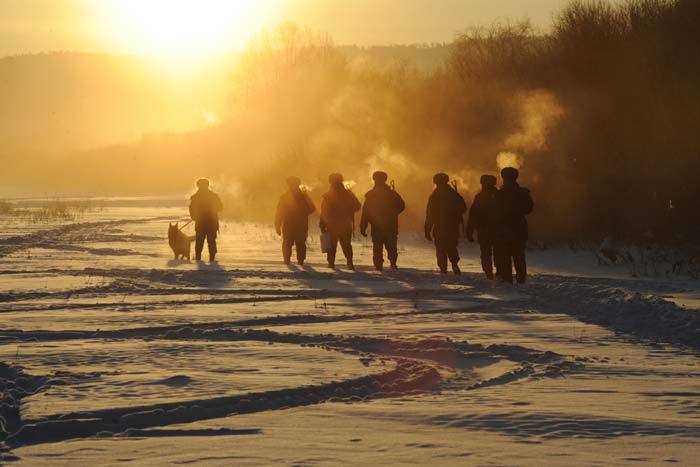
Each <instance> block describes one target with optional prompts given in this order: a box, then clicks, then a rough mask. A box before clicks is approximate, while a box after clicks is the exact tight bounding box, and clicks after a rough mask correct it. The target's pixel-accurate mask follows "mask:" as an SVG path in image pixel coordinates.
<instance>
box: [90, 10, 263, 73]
mask: <svg viewBox="0 0 700 467" xmlns="http://www.w3.org/2000/svg"><path fill="white" fill-rule="evenodd" d="M275 4H276V0H103V1H102V2H99V3H98V5H100V8H101V15H102V16H103V17H104V18H105V20H104V21H105V24H106V28H107V29H108V30H110V32H111V36H112V38H111V40H112V41H113V42H115V43H116V44H118V46H119V47H120V48H121V49H123V50H124V51H125V52H127V53H138V54H142V55H151V56H156V57H160V58H166V59H174V60H192V59H199V58H203V57H207V56H212V55H214V54H216V53H218V52H221V51H224V50H229V49H238V48H242V47H243V46H245V44H246V42H247V41H248V40H249V39H250V37H251V36H252V35H254V34H255V33H256V32H257V31H258V30H259V29H260V28H262V27H263V24H264V22H265V19H266V16H267V15H268V13H269V12H270V11H271V10H272V9H273V8H274V6H275Z"/></svg>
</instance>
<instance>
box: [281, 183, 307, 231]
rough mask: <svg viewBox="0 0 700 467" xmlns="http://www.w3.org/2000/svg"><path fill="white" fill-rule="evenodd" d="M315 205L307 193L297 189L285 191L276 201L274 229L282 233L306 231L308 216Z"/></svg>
mask: <svg viewBox="0 0 700 467" xmlns="http://www.w3.org/2000/svg"><path fill="white" fill-rule="evenodd" d="M314 211H316V206H314V202H313V201H311V198H310V197H309V195H308V194H306V193H304V192H303V191H301V190H299V189H296V190H294V189H292V190H289V191H287V192H286V193H285V194H283V195H282V196H281V197H280V200H279V202H278V203H277V213H276V215H275V229H277V231H280V232H284V233H300V232H308V230H309V216H310V215H311V214H313V213H314Z"/></svg>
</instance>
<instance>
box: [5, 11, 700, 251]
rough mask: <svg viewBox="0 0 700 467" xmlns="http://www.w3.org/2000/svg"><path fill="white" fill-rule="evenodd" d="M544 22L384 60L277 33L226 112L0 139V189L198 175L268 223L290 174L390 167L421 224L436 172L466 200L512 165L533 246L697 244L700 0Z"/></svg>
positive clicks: (234, 213) (414, 222)
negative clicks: (88, 145) (117, 137)
mask: <svg viewBox="0 0 700 467" xmlns="http://www.w3.org/2000/svg"><path fill="white" fill-rule="evenodd" d="M553 21H554V24H553V28H552V32H551V33H549V34H547V35H541V34H538V33H537V32H536V31H535V30H533V28H532V27H531V26H529V25H528V24H527V23H511V24H509V23H503V24H499V25H494V26H493V27H492V28H490V29H487V30H469V29H467V30H466V31H467V32H465V33H464V34H462V35H460V36H459V37H458V38H456V39H455V41H454V42H453V43H451V44H449V45H441V46H425V47H422V48H416V47H413V48H407V49H402V48H396V49H395V50H396V51H399V52H397V53H395V54H393V55H392V53H393V52H392V49H391V48H389V49H387V50H383V51H382V53H378V52H376V51H375V52H374V53H373V54H367V53H365V54H363V53H359V52H358V49H354V48H348V47H338V46H336V45H335V44H334V43H333V41H332V39H331V37H329V36H326V35H325V34H322V33H318V32H313V31H308V30H306V29H304V28H303V27H301V26H297V25H294V24H286V25H282V26H280V27H279V28H278V29H276V30H275V31H272V32H270V33H267V34H265V35H262V36H261V37H259V38H258V39H257V40H256V41H254V42H253V43H251V45H250V47H249V48H248V50H247V51H246V52H245V53H244V54H243V55H242V56H241V57H239V59H238V61H237V63H236V65H235V66H232V67H231V68H230V69H229V70H228V71H225V72H224V71H222V73H226V77H227V79H228V80H229V85H230V88H229V89H230V91H229V92H228V95H227V97H226V98H225V103H224V105H223V107H224V108H225V109H226V110H225V112H222V114H221V115H218V114H217V115H215V116H213V117H212V118H211V121H209V122H208V124H206V125H202V128H201V129H198V130H194V131H189V132H177V133H176V132H169V133H153V134H152V135H151V136H146V137H143V138H141V139H140V140H136V141H132V142H129V143H123V144H118V145H111V146H106V147H102V148H99V149H93V150H81V151H72V152H63V153H61V154H56V153H55V151H52V153H51V154H48V153H49V151H34V152H31V153H30V152H28V151H27V150H17V149H14V150H13V149H12V148H13V146H11V145H5V147H4V148H3V152H4V153H5V155H4V156H3V158H4V159H5V160H6V162H5V164H4V166H5V170H3V172H2V173H1V174H0V180H1V181H2V184H3V186H4V187H5V191H6V192H8V193H10V192H13V190H14V191H15V192H19V191H22V192H23V193H27V192H28V191H29V192H36V193H47V192H51V193H64V194H81V195H87V194H89V195H97V196H102V195H113V194H121V195H123V194H143V193H149V194H154V193H169V194H171V193H181V194H182V195H183V198H184V195H185V194H186V193H187V192H188V191H189V190H191V187H192V185H193V181H194V180H195V179H196V178H197V177H200V176H208V177H210V178H212V180H213V181H214V185H215V189H216V190H217V191H219V192H220V193H221V194H222V195H223V196H224V198H225V203H226V215H227V216H229V217H231V218H237V219H246V220H254V221H264V222H269V221H270V219H271V218H272V213H273V210H274V206H275V204H276V201H277V199H278V197H279V195H280V193H281V192H282V191H283V190H284V189H285V186H284V179H285V177H286V176H287V175H291V174H294V175H298V176H300V177H301V178H302V180H303V182H304V184H305V185H306V186H307V187H308V188H309V189H310V190H311V194H312V197H314V199H316V200H318V199H319V198H320V195H321V194H322V193H323V192H324V191H325V188H326V178H327V176H328V174H329V173H331V172H336V171H338V172H341V173H343V175H344V176H345V178H346V179H347V180H348V181H349V182H351V184H352V185H353V190H354V191H355V192H356V193H357V194H358V195H359V194H362V193H364V191H365V190H366V189H368V188H369V187H370V185H371V178H370V175H371V173H372V171H374V170H376V169H382V170H386V171H387V172H389V174H390V179H393V180H395V182H396V186H397V189H398V190H399V191H400V192H401V194H402V195H403V196H404V197H405V198H406V200H407V204H408V209H407V212H406V214H405V215H403V216H402V223H403V224H404V227H417V226H419V225H420V224H421V222H422V220H423V210H424V206H425V201H426V198H427V195H428V193H429V192H430V190H431V189H432V183H431V178H432V175H433V173H435V172H436V171H446V172H448V173H449V174H450V175H451V176H453V177H454V178H455V179H457V180H458V182H459V189H460V191H461V192H462V193H463V194H465V196H467V197H468V198H471V196H472V195H473V194H474V193H475V192H476V191H477V190H478V189H479V186H478V179H479V176H480V175H481V174H483V173H493V174H495V173H496V172H497V170H498V168H499V164H500V165H517V166H520V167H521V169H522V177H521V181H522V184H523V185H525V186H528V187H529V188H530V189H531V190H532V192H533V196H534V198H535V203H536V208H535V213H534V214H533V216H532V217H531V226H532V231H533V233H532V238H533V240H534V241H535V242H540V243H542V242H554V241H588V240H594V241H598V240H600V239H602V238H604V237H606V236H608V235H610V234H614V235H615V236H616V237H617V238H620V239H627V240H644V241H652V242H658V243H672V244H675V245H685V244H686V243H688V242H690V241H692V240H693V239H696V238H697V235H698V233H700V232H699V230H700V229H699V225H700V211H698V210H697V209H696V207H695V203H696V200H697V199H698V195H700V187H698V184H697V182H696V178H697V173H698V170H699V169H700V157H699V156H700V134H699V133H698V131H697V128H698V127H699V125H700V106H699V105H698V102H700V79H699V78H700V76H699V74H700V53H698V50H699V49H698V48H697V44H698V43H700V37H699V35H700V30H698V28H697V24H699V22H700V3H698V2H695V1H693V0H673V1H671V0H639V1H634V2H630V3H627V4H625V5H622V6H611V5H608V4H606V3H598V2H579V1H574V2H571V3H570V4H569V5H568V6H567V7H566V8H565V9H564V10H563V11H562V12H561V13H560V14H559V15H558V16H556V17H555V18H554V20H553ZM406 50H408V52H406ZM360 52H361V50H360ZM382 54H384V55H382ZM68 97H69V96H67V98H68ZM69 100H70V99H69ZM17 105H21V104H17ZM154 105H155V104H154ZM104 112H105V113H107V114H108V113H110V106H109V105H107V106H105V108H104ZM214 117H215V118H214ZM36 118H37V120H38V121H42V120H44V119H48V117H47V116H46V115H43V114H42V113H40V112H38V113H37V115H36ZM8 148H10V149H8ZM28 154H31V157H27V155H28Z"/></svg>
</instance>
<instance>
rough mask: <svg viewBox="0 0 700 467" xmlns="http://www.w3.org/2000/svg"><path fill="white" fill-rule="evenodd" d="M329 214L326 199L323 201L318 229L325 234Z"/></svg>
mask: <svg viewBox="0 0 700 467" xmlns="http://www.w3.org/2000/svg"><path fill="white" fill-rule="evenodd" d="M327 212H328V203H327V202H326V198H323V201H321V215H320V216H319V219H318V227H319V228H320V229H321V232H325V231H326V229H327V226H326V221H325V217H326V213H327Z"/></svg>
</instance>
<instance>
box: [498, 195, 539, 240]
mask: <svg viewBox="0 0 700 467" xmlns="http://www.w3.org/2000/svg"><path fill="white" fill-rule="evenodd" d="M534 206H535V204H534V202H533V201H532V196H531V195H530V190H528V189H527V188H523V187H521V186H520V185H519V184H518V183H517V182H511V183H507V184H505V185H503V187H502V188H501V189H500V190H498V196H497V197H496V238H497V239H499V240H518V241H527V239H528V225H527V219H526V216H527V215H528V214H530V213H531V212H532V210H533V208H534Z"/></svg>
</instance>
